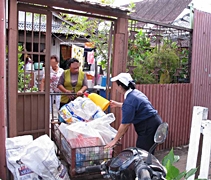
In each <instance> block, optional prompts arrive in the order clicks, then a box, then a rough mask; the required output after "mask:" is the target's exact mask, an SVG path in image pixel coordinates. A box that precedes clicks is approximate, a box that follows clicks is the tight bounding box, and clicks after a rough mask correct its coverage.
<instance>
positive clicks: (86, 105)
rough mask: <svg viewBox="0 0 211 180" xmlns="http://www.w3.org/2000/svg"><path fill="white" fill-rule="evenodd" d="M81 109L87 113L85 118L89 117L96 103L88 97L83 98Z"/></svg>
mask: <svg viewBox="0 0 211 180" xmlns="http://www.w3.org/2000/svg"><path fill="white" fill-rule="evenodd" d="M81 109H82V110H83V112H84V113H85V114H86V115H87V119H91V118H92V116H93V115H94V114H95V113H96V111H97V105H96V104H95V103H94V102H93V101H92V100H91V99H89V98H84V101H83V102H82V104H81Z"/></svg>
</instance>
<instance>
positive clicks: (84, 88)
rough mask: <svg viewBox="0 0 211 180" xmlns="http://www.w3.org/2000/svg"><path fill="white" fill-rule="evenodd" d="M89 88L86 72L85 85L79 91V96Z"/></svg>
mask: <svg viewBox="0 0 211 180" xmlns="http://www.w3.org/2000/svg"><path fill="white" fill-rule="evenodd" d="M87 89H88V85H87V77H86V74H85V73H84V80H83V86H82V88H81V89H80V90H79V91H78V92H77V95H78V96H81V95H83V93H84V92H85V91H86V90H87Z"/></svg>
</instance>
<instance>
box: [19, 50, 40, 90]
mask: <svg viewBox="0 0 211 180" xmlns="http://www.w3.org/2000/svg"><path fill="white" fill-rule="evenodd" d="M22 49H23V48H22V46H18V52H19V53H18V92H31V91H32V92H36V91H38V88H37V87H32V88H30V87H29V83H30V80H31V76H30V74H26V73H25V72H24V61H22V60H21V57H22V53H20V52H21V51H22Z"/></svg>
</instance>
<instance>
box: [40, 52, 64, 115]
mask: <svg viewBox="0 0 211 180" xmlns="http://www.w3.org/2000/svg"><path fill="white" fill-rule="evenodd" d="M50 65H51V67H50V92H51V93H59V92H61V91H60V90H59V89H58V88H57V84H58V81H59V78H60V76H61V74H62V73H63V72H64V70H63V69H62V68H60V67H59V59H58V57H57V56H56V55H52V56H51V60H50ZM44 83H45V76H44V77H43V79H42V82H41V88H40V90H41V91H44ZM60 99H61V96H60V95H53V96H52V98H51V97H50V112H51V111H52V109H51V107H52V105H53V102H54V101H55V102H56V108H57V110H59V106H60ZM51 101H52V102H51Z"/></svg>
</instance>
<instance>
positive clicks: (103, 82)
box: [101, 76, 107, 87]
mask: <svg viewBox="0 0 211 180" xmlns="http://www.w3.org/2000/svg"><path fill="white" fill-rule="evenodd" d="M106 80H107V77H106V76H102V81H101V86H102V87H106Z"/></svg>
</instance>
